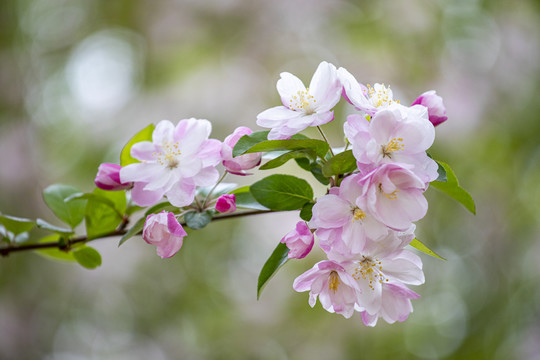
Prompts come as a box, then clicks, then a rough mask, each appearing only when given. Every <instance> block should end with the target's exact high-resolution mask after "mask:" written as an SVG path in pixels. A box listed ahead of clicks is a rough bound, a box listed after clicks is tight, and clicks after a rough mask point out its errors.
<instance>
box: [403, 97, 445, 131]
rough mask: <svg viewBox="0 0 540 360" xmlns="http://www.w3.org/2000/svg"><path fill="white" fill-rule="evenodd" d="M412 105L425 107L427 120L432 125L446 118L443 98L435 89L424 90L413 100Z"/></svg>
mask: <svg viewBox="0 0 540 360" xmlns="http://www.w3.org/2000/svg"><path fill="white" fill-rule="evenodd" d="M412 105H422V106H425V107H427V109H428V114H429V121H431V123H432V124H433V126H437V125H439V124H441V123H443V122H445V121H446V119H448V117H447V116H446V108H445V107H444V104H443V99H442V97H440V96H439V95H437V93H436V92H435V90H430V91H426V92H425V93H423V94H422V95H420V96H419V97H418V98H417V99H416V100H414V101H413V103H412V104H411V106H412Z"/></svg>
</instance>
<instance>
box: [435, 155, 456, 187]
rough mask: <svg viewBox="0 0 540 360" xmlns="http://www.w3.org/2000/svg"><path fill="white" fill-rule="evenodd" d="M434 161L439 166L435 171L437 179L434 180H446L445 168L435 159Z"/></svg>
mask: <svg viewBox="0 0 540 360" xmlns="http://www.w3.org/2000/svg"><path fill="white" fill-rule="evenodd" d="M435 162H436V163H437V165H439V167H438V168H437V172H438V173H439V177H437V179H436V180H435V181H442V182H446V181H447V180H448V179H447V178H446V170H445V169H444V166H442V165H441V163H440V162H438V161H437V160H435ZM454 176H455V175H454Z"/></svg>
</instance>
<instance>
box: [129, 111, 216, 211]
mask: <svg viewBox="0 0 540 360" xmlns="http://www.w3.org/2000/svg"><path fill="white" fill-rule="evenodd" d="M211 130H212V125H211V124H210V122H209V121H208V120H197V119H194V118H191V119H186V120H181V121H180V122H179V123H178V125H176V126H174V125H173V124H172V123H171V122H170V121H168V120H162V121H160V122H159V123H158V124H157V126H156V128H155V130H154V132H153V134H152V141H142V142H139V143H136V144H134V145H133V147H132V148H131V156H133V157H134V158H135V159H137V160H140V161H141V162H140V163H135V164H130V165H127V166H126V167H124V168H123V169H122V170H120V179H121V181H122V182H128V181H133V182H134V183H135V186H134V189H133V192H132V197H133V202H134V203H135V204H137V205H140V206H149V205H153V204H155V203H156V202H157V201H159V200H160V199H161V197H162V196H163V195H166V196H167V199H168V200H169V202H170V203H171V204H172V205H174V206H186V205H189V204H191V203H192V202H193V200H194V197H195V187H196V186H210V185H213V184H215V183H216V181H217V179H218V178H219V173H218V171H217V170H216V168H215V166H216V165H218V164H219V163H220V161H221V142H220V141H218V140H214V139H208V136H209V135H210V132H211Z"/></svg>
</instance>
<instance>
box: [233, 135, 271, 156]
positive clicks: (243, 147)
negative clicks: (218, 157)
mask: <svg viewBox="0 0 540 360" xmlns="http://www.w3.org/2000/svg"><path fill="white" fill-rule="evenodd" d="M269 132H270V131H256V132H254V133H252V134H249V135H244V136H242V137H241V138H240V139H239V140H238V142H237V143H236V145H234V148H233V156H238V155H241V154H243V153H245V152H246V151H247V150H248V149H249V148H251V147H252V146H254V145H257V144H258V143H260V142H262V141H265V140H267V139H268V133H269Z"/></svg>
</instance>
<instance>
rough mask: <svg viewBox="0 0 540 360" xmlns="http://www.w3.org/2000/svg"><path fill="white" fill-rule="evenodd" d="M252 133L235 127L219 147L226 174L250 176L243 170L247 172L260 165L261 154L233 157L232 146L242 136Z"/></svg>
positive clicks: (243, 128) (241, 127)
mask: <svg viewBox="0 0 540 360" xmlns="http://www.w3.org/2000/svg"><path fill="white" fill-rule="evenodd" d="M251 133H253V131H252V130H251V129H250V128H248V127H245V126H240V127H237V128H236V129H235V130H234V132H233V133H232V134H231V135H229V136H227V137H226V138H225V140H224V141H223V144H222V145H221V157H222V158H223V166H225V168H226V169H227V171H228V172H230V173H231V174H235V175H242V176H245V175H251V174H248V173H246V172H245V171H244V170H249V169H252V168H254V167H255V166H257V165H259V164H260V163H261V156H262V154H261V153H252V154H244V155H240V156H237V157H233V155H232V150H233V148H234V145H236V143H237V142H238V140H240V138H241V137H242V136H244V135H249V134H251Z"/></svg>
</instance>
